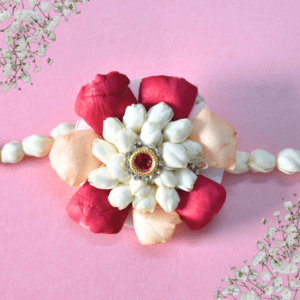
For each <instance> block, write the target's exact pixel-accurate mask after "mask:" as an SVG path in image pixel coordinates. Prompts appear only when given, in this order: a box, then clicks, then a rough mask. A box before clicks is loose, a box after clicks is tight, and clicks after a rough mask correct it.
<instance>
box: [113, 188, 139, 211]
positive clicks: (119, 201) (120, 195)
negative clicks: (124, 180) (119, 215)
mask: <svg viewBox="0 0 300 300" xmlns="http://www.w3.org/2000/svg"><path fill="white" fill-rule="evenodd" d="M132 198H133V197H132V195H131V192H130V188H129V186H128V185H125V184H120V185H118V186H116V187H115V188H113V189H112V190H111V192H110V193H109V196H108V201H109V203H110V204H111V206H113V207H117V208H118V209H120V210H122V209H124V208H126V207H127V206H128V205H129V204H130V203H131V202H132Z"/></svg>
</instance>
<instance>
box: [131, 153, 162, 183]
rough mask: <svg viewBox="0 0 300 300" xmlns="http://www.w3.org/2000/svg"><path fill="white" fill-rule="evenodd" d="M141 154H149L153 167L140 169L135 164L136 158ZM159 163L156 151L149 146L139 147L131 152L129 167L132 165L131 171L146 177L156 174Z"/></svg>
mask: <svg viewBox="0 0 300 300" xmlns="http://www.w3.org/2000/svg"><path fill="white" fill-rule="evenodd" d="M139 154H147V155H149V156H150V157H151V159H152V164H151V167H150V168H149V169H147V170H146V171H142V170H140V169H139V168H138V167H137V166H136V164H135V159H136V157H137V156H138V155H139ZM158 163H159V160H158V157H157V155H156V153H155V152H154V151H153V150H151V149H149V148H138V149H136V150H135V151H134V152H133V153H132V154H131V156H130V158H129V167H130V169H131V171H132V172H133V173H134V174H136V175H138V176H141V177H145V176H149V175H152V174H154V172H155V171H156V169H157V168H158Z"/></svg>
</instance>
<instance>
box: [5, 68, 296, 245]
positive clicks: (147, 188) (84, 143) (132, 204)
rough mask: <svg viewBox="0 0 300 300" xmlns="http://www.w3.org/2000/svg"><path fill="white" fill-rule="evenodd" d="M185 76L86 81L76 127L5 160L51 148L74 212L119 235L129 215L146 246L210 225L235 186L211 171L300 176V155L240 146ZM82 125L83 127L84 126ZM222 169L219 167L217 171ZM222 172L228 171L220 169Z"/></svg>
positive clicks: (17, 147)
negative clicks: (181, 227)
mask: <svg viewBox="0 0 300 300" xmlns="http://www.w3.org/2000/svg"><path fill="white" fill-rule="evenodd" d="M201 100H202V99H201V98H200V97H199V96H198V90H197V88H196V87H195V86H194V85H192V84H190V83H189V82H187V81H186V80H185V79H183V78H177V77H169V76H151V77H147V78H143V79H142V80H140V81H133V82H131V83H130V81H129V79H128V78H127V77H126V76H125V75H123V74H120V73H118V72H111V73H109V74H107V75H97V76H96V77H95V78H94V79H93V80H92V81H91V82H90V83H88V84H87V85H85V86H83V87H82V88H81V90H80V92H79V94H78V96H77V99H76V103H75V111H76V113H77V114H78V115H79V116H80V117H81V118H82V120H81V121H80V122H79V125H77V127H76V128H75V127H74V126H73V125H72V124H70V123H67V124H61V125H59V126H58V127H57V128H55V129H54V130H53V131H52V132H51V136H52V137H53V138H52V139H50V138H47V137H45V136H42V135H33V136H31V137H29V138H27V139H24V141H23V142H22V143H18V142H11V143H8V144H7V145H5V146H4V147H3V148H2V150H1V161H2V162H4V163H5V162H7V163H15V162H18V161H20V160H21V159H22V157H23V156H24V155H25V154H27V155H33V156H38V157H40V156H45V155H47V154H48V153H49V152H50V154H49V158H50V161H51V166H52V168H53V169H54V170H55V171H56V172H57V174H58V175H59V176H60V178H61V179H63V180H64V181H65V182H67V183H68V184H70V185H71V186H73V187H78V190H77V192H76V193H75V194H74V196H73V197H72V198H71V200H70V202H69V204H68V205H67V211H68V214H69V216H70V218H71V219H72V220H73V221H75V222H76V223H79V224H80V225H82V226H84V227H86V228H87V229H89V230H90V231H92V232H94V233H110V234H112V233H118V232H120V230H121V229H122V227H123V225H124V223H125V221H126V219H127V218H128V214H132V219H133V224H134V229H135V232H136V234H137V237H138V239H139V241H140V242H141V243H142V244H144V245H149V244H157V243H165V242H168V241H170V239H171V238H172V235H173V232H174V230H175V227H176V225H177V224H179V223H181V222H183V223H185V224H186V225H187V226H188V227H189V229H190V230H199V229H201V228H203V227H205V226H206V225H207V224H208V223H209V222H210V221H211V219H212V218H213V217H214V216H215V215H216V214H217V213H218V212H219V211H220V209H221V208H222V206H223V204H224V202H225V198H226V191H225V189H224V187H223V186H222V185H220V184H219V183H220V182H221V181H220V176H219V178H218V179H219V180H216V177H214V176H212V175H211V174H212V173H211V174H210V175H209V173H205V169H207V168H209V170H213V171H214V170H220V172H221V173H220V174H222V172H223V169H226V170H227V171H228V172H231V173H235V174H241V173H243V172H247V171H248V170H249V169H250V170H251V171H253V172H264V173H267V172H270V171H272V170H273V169H274V168H275V166H277V168H278V169H279V170H281V171H283V172H284V173H287V174H293V173H295V172H300V152H299V151H296V150H293V149H285V150H283V151H281V152H280V153H279V154H278V155H277V156H276V157H275V156H274V155H272V154H270V153H268V152H266V151H264V150H254V151H252V152H251V153H250V154H248V153H246V152H239V151H237V140H236V132H235V130H234V129H233V127H232V126H231V125H230V124H228V123H227V122H225V121H224V120H222V119H220V118H219V117H217V116H216V115H214V114H213V113H212V112H211V111H210V110H209V109H208V108H207V107H205V105H204V103H202V102H201ZM75 129H76V130H75ZM217 172H218V171H217ZM220 174H219V175H220Z"/></svg>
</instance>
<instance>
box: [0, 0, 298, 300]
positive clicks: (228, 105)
mask: <svg viewBox="0 0 300 300" xmlns="http://www.w3.org/2000/svg"><path fill="white" fill-rule="evenodd" d="M299 13H300V3H299V1H298V0H290V1H283V0H281V1H279V0H270V1H261V0H251V1H241V0H231V1H224V0H219V1H217V0H215V1H212V0H210V1H208V0H205V1H204V0H202V1H199V0H195V1H187V0H184V1H176V0H172V1H166V0H162V1H138V0H128V1H117V0H110V1H96V0H92V1H91V2H90V3H89V4H88V5H86V6H85V7H83V8H82V13H81V14H80V15H77V16H75V15H74V16H70V18H69V22H63V21H62V22H61V25H59V26H58V28H57V29H56V34H57V41H56V42H54V43H53V44H52V45H51V47H50V49H49V50H48V55H49V57H51V58H53V59H54V61H55V63H54V64H53V65H52V66H51V67H50V66H47V65H46V63H44V62H40V63H39V65H40V66H41V67H42V71H41V72H40V73H38V74H34V75H33V76H32V79H33V82H34V85H33V87H31V86H30V85H28V84H27V85H25V84H24V85H23V90H22V91H20V92H19V91H11V92H8V93H1V94H0V120H1V126H0V143H1V145H4V144H5V143H7V142H9V141H12V140H18V141H21V140H22V139H23V138H25V137H27V136H29V135H31V134H34V133H41V134H48V133H50V131H51V130H52V129H53V128H54V127H55V126H57V125H58V124H59V123H64V122H75V121H76V120H77V117H76V115H75V113H74V111H73V107H74V100H75V97H76V95H77V93H78V91H79V89H80V87H81V86H82V85H83V84H85V83H87V82H88V81H89V80H90V79H91V78H93V77H94V75H95V74H96V73H102V74H105V73H107V72H109V71H111V70H118V71H120V72H123V73H125V74H127V76H128V77H129V78H131V79H136V78H142V77H145V76H149V75H158V74H165V75H174V76H181V77H184V78H186V79H187V80H189V81H190V82H192V83H193V84H195V85H197V86H198V87H199V91H200V93H201V94H202V95H203V96H204V99H205V101H206V103H207V104H208V106H209V107H210V109H211V110H212V111H213V112H214V113H215V114H216V115H218V116H219V117H221V118H223V119H224V120H226V121H228V122H229V123H231V124H232V125H233V126H234V127H235V129H236V130H237V137H238V149H239V150H243V151H248V152H250V151H252V150H254V149H257V148H262V149H265V150H267V151H269V152H271V153H273V154H277V153H278V152H279V151H280V150H282V149H284V148H288V147H291V148H295V149H298V150H300V141H299V140H300V101H299V99H300V60H299V58H300V39H299V36H300V26H299V25H300V21H299ZM1 39H2V38H1ZM40 61H42V59H40ZM0 180H1V189H0V196H1V201H0V270H1V271H0V294H1V299H44V300H46V299H80V300H85V299H131V300H140V299H146V300H148V299H166V300H167V299H204V300H205V299H212V298H213V296H212V295H213V292H214V291H216V290H217V289H218V287H219V286H220V285H221V279H222V278H223V277H224V276H225V275H232V274H233V273H232V271H231V270H230V268H231V267H233V266H237V267H240V266H241V265H242V262H243V260H244V259H249V260H252V257H253V256H254V255H255V254H256V241H257V240H259V239H260V238H261V237H262V235H263V234H264V233H265V230H266V229H265V227H264V226H262V225H261V224H260V220H261V218H262V217H266V218H267V219H272V218H271V216H272V213H273V211H275V210H282V207H283V206H282V201H281V198H282V197H285V198H286V199H288V200H293V199H294V197H293V193H297V192H298V193H300V183H299V181H300V175H299V174H298V175H292V176H288V175H283V174H282V173H280V172H278V171H274V172H272V173H270V174H266V175H261V174H253V173H248V174H244V175H231V174H228V173H225V175H224V179H223V185H224V186H225V188H226V189H227V192H228V195H227V202H226V203H225V205H224V207H223V209H222V211H221V212H220V214H219V215H218V216H217V217H215V219H214V220H213V221H212V222H211V223H210V224H209V226H207V227H206V228H205V229H204V230H202V231H200V232H191V231H189V230H187V229H186V227H184V226H179V227H178V228H177V229H176V232H175V235H174V238H173V239H172V241H171V242H170V243H169V244H163V245H155V246H147V247H145V246H141V245H140V244H139V243H138V241H137V238H136V236H135V232H134V230H133V229H130V228H124V229H123V230H122V231H121V233H120V234H118V235H114V236H107V235H95V234H92V233H90V232H88V231H86V230H85V229H84V228H82V227H81V226H78V225H77V224H75V223H73V222H72V221H71V220H70V219H69V218H68V216H67V213H66V210H65V206H66V204H67V203H68V201H69V199H70V198H71V196H72V195H73V194H74V192H75V190H74V189H72V188H70V187H68V185H67V184H65V183H64V182H63V181H61V180H60V179H59V177H58V176H57V175H56V173H55V172H54V171H53V170H52V169H51V167H50V164H49V160H48V158H45V159H28V158H27V159H25V160H24V161H23V162H22V163H20V164H17V165H0Z"/></svg>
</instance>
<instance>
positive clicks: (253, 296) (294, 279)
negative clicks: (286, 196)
mask: <svg viewBox="0 0 300 300" xmlns="http://www.w3.org/2000/svg"><path fill="white" fill-rule="evenodd" d="M294 196H295V197H296V196H297V194H294ZM284 208H285V210H286V212H287V214H286V215H285V216H284V217H283V220H281V219H280V211H275V212H274V214H273V215H274V216H275V217H277V224H278V226H276V227H275V226H272V225H271V226H268V230H267V233H266V234H265V235H264V239H263V241H258V242H257V248H258V250H259V251H258V253H257V254H256V255H255V256H254V258H253V260H252V264H251V265H247V261H246V260H245V261H244V263H245V265H244V266H243V267H242V268H241V269H236V268H235V267H234V268H232V270H234V271H235V273H234V275H235V277H234V278H229V277H228V276H225V278H224V279H223V280H222V282H229V286H227V287H225V288H220V289H219V290H218V291H216V292H215V293H214V297H215V299H217V300H221V299H224V298H228V296H231V297H232V298H233V299H240V300H258V299H271V300H275V299H283V300H291V299H293V300H299V299H300V292H299V293H298V291H299V289H300V284H299V280H300V279H299V272H300V268H299V267H298V264H299V263H300V252H299V246H300V224H299V220H300V197H299V198H298V202H297V204H293V202H291V201H285V202H284ZM261 222H262V223H263V224H266V223H267V221H266V219H265V218H262V220H261ZM297 296H298V298H297Z"/></svg>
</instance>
